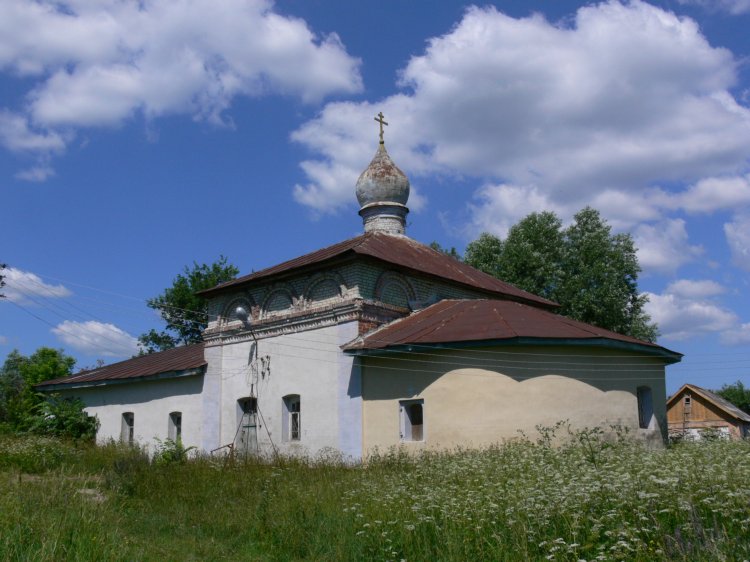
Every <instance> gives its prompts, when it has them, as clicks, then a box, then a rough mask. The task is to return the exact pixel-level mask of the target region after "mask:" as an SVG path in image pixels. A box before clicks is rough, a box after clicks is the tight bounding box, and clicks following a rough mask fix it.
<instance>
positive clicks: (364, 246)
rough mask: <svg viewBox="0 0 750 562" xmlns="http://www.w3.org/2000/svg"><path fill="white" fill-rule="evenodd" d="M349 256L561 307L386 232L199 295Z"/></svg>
mask: <svg viewBox="0 0 750 562" xmlns="http://www.w3.org/2000/svg"><path fill="white" fill-rule="evenodd" d="M346 255H350V256H367V257H370V258H374V259H377V260H380V261H383V262H386V263H390V264H393V265H397V266H400V267H403V268H406V269H410V270H412V271H416V272H420V273H424V274H427V275H431V276H435V277H439V278H441V279H446V280H449V281H453V282H455V283H459V284H461V285H465V286H468V287H472V288H474V289H479V290H481V291H486V292H488V293H493V294H496V295H503V296H505V297H506V298H511V299H517V300H520V301H523V302H529V303H533V304H535V305H537V306H543V307H546V308H554V307H557V306H558V305H557V304H556V303H554V302H552V301H549V300H547V299H544V298H542V297H538V296H536V295H533V294H531V293H529V292H526V291H523V290H521V289H519V288H518V287H515V286H513V285H511V284H510V283H505V282H504V281H500V280H499V279H496V278H495V277H492V276H491V275H487V274H486V273H483V272H481V271H479V270H478V269H475V268H473V267H471V266H470V265H467V264H465V263H463V262H461V261H459V260H457V259H454V258H452V257H450V256H448V255H446V254H443V253H442V252H438V251H437V250H433V249H432V248H430V247H429V246H425V245H424V244H421V243H419V242H417V241H416V240H412V239H411V238H408V237H407V236H399V235H393V234H386V233H384V232H368V233H366V234H362V235H360V236H357V237H356V238H351V239H349V240H345V241H343V242H339V243H338V244H334V245H333V246H328V247H327V248H323V249H321V250H317V251H315V252H312V253H309V254H305V255H304V256H300V257H298V258H295V259H293V260H289V261H286V262H284V263H280V264H278V265H275V266H273V267H269V268H267V269H263V270H261V271H256V272H255V273H251V274H250V275H245V276H244V277H239V278H237V279H234V280H232V281H228V282H226V283H222V284H221V285H217V286H216V287H213V288H212V289H207V290H204V291H201V292H200V293H199V294H202V295H210V294H213V293H217V292H219V291H223V290H226V289H228V288H231V287H236V286H238V285H242V284H244V283H248V282H251V281H257V280H260V279H265V278H268V277H271V276H274V275H278V274H282V273H287V272H290V271H293V270H295V269H299V268H303V267H307V266H311V265H319V264H322V263H323V262H326V261H328V260H332V259H335V258H340V257H344V256H346Z"/></svg>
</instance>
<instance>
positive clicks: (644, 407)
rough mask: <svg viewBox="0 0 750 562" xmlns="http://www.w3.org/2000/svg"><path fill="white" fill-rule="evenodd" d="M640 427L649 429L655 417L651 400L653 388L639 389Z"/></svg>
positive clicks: (642, 387)
mask: <svg viewBox="0 0 750 562" xmlns="http://www.w3.org/2000/svg"><path fill="white" fill-rule="evenodd" d="M637 393H638V427H640V428H642V429H649V428H650V427H651V420H652V418H653V417H654V404H653V400H652V399H651V388H650V387H648V386H639V387H638V391H637Z"/></svg>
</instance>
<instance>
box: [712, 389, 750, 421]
mask: <svg viewBox="0 0 750 562" xmlns="http://www.w3.org/2000/svg"><path fill="white" fill-rule="evenodd" d="M714 392H715V393H716V394H718V395H719V396H721V397H722V398H723V399H724V400H728V401H729V402H731V403H732V404H734V405H735V406H737V407H738V408H739V409H740V410H742V411H743V412H747V413H748V414H750V388H745V385H744V384H742V381H737V382H735V383H733V384H725V385H724V386H722V387H721V390H714Z"/></svg>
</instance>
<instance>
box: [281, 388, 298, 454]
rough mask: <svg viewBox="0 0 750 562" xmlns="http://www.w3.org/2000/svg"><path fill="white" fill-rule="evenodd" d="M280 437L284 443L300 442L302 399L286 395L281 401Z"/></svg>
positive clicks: (296, 395)
mask: <svg viewBox="0 0 750 562" xmlns="http://www.w3.org/2000/svg"><path fill="white" fill-rule="evenodd" d="M282 408H283V411H282V428H281V429H282V433H281V434H282V437H283V440H284V441H289V442H295V441H302V398H301V397H300V395H299V394H288V395H286V396H284V398H283V399H282Z"/></svg>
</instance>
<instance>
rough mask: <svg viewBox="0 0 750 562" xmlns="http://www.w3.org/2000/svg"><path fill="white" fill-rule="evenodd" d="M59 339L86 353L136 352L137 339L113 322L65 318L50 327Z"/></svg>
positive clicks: (123, 354)
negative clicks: (77, 320) (75, 320)
mask: <svg viewBox="0 0 750 562" xmlns="http://www.w3.org/2000/svg"><path fill="white" fill-rule="evenodd" d="M52 333H53V334H55V336H57V338H58V339H60V341H62V342H63V343H64V344H65V345H68V346H70V347H72V348H74V349H76V350H78V351H81V352H83V353H86V354H88V355H96V356H100V357H127V356H130V355H134V354H136V353H137V352H138V340H137V339H136V338H134V337H133V336H131V335H130V334H128V333H127V332H125V331H123V330H121V329H120V328H118V327H117V326H115V325H114V324H109V323H104V322H97V321H94V320H89V321H88V322H74V321H71V320H65V321H64V322H62V323H60V324H58V325H57V326H56V327H54V328H52Z"/></svg>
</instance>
